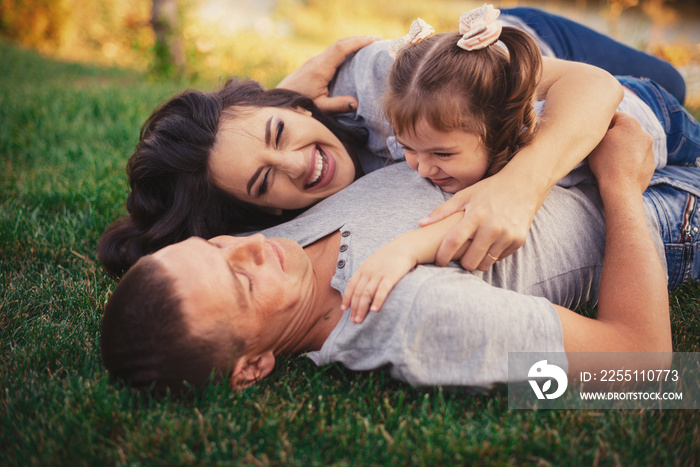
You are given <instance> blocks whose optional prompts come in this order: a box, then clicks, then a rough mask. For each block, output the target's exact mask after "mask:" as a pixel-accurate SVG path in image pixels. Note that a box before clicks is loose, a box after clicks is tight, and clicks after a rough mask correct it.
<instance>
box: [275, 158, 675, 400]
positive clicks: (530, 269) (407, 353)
mask: <svg viewBox="0 0 700 467" xmlns="http://www.w3.org/2000/svg"><path fill="white" fill-rule="evenodd" d="M449 196H450V195H448V194H446V193H443V192H442V191H441V190H440V189H439V188H437V187H435V186H434V185H432V184H431V183H430V182H429V181H426V180H425V179H423V178H422V177H420V175H418V173H416V172H414V171H413V170H411V169H410V168H409V167H408V166H407V165H406V164H405V163H396V164H390V165H389V166H387V167H386V168H385V169H382V170H378V171H376V172H373V173H371V174H369V175H366V176H364V177H363V178H361V179H360V180H358V181H357V182H355V183H354V184H353V185H351V186H350V187H349V188H346V189H345V190H343V191H341V192H340V193H337V194H336V195H334V196H332V197H330V198H328V199H326V200H324V201H322V202H321V203H319V204H317V205H316V206H314V207H312V208H311V209H309V210H308V211H306V212H305V213H303V214H302V215H300V216H299V217H297V218H296V219H294V220H292V221H290V222H288V223H286V224H282V225H280V226H276V227H273V228H270V229H267V230H265V231H263V233H264V234H265V235H266V236H267V237H285V238H290V239H293V240H295V241H297V242H299V243H300V244H301V245H302V246H307V245H309V244H311V243H313V242H314V241H316V240H318V239H321V238H323V237H325V236H327V235H329V234H331V233H333V232H336V231H340V232H341V239H342V240H341V248H340V251H339V252H338V262H337V267H336V274H335V276H334V277H333V280H332V282H331V285H332V286H333V287H334V288H335V289H337V290H339V291H340V292H341V293H342V292H343V291H344V290H345V287H346V285H347V282H348V280H349V279H350V277H352V274H353V273H354V272H355V271H356V270H357V269H358V268H359V266H360V265H361V264H362V262H363V261H364V260H365V258H367V257H368V256H369V255H370V254H372V253H373V252H374V251H376V250H377V249H379V248H380V247H381V246H383V245H384V244H386V243H387V242H389V241H390V240H392V239H393V238H394V237H396V236H398V235H400V234H401V233H404V232H407V231H409V230H413V229H415V228H417V221H418V220H419V219H421V218H422V217H424V216H425V215H426V214H428V213H429V212H430V211H431V210H432V209H434V208H435V207H437V206H438V205H439V204H441V203H442V202H444V201H445V200H446V199H447V198H448V197H449ZM655 238H657V239H658V242H657V243H658V246H659V248H662V246H661V244H660V238H659V235H658V230H657V232H656V233H655ZM604 245H605V228H604V219H603V214H602V204H601V202H600V198H599V196H598V194H597V190H596V188H595V187H593V186H587V185H582V186H580V187H575V188H571V189H562V188H559V187H554V189H553V190H552V192H551V194H550V195H549V197H548V198H547V200H546V201H545V203H544V204H543V206H542V207H541V208H540V210H539V211H538V212H537V215H536V216H535V220H534V222H533V225H532V228H531V230H530V233H529V235H528V238H527V241H526V242H525V245H523V247H522V248H520V249H519V250H518V251H517V252H516V253H515V254H513V255H511V256H509V257H508V258H505V259H504V260H502V261H499V262H498V263H496V264H495V265H494V266H493V267H492V268H491V269H490V270H489V271H487V272H483V273H482V272H478V271H477V272H467V271H464V270H463V269H461V268H460V267H459V265H458V264H457V263H456V262H453V263H451V264H450V266H448V267H445V268H439V267H436V266H432V265H421V266H418V267H417V268H415V269H414V270H413V271H412V272H410V273H409V274H408V275H406V277H404V278H403V279H402V280H401V281H400V282H399V284H397V286H396V287H395V288H394V290H393V291H392V292H391V293H390V295H389V297H388V298H387V301H386V303H385V305H384V307H383V308H382V310H381V311H380V312H379V313H376V314H375V313H371V314H370V315H369V316H368V317H367V319H366V320H365V322H364V323H362V324H361V325H358V324H354V323H351V322H350V320H349V310H348V311H346V312H345V314H344V315H343V317H342V319H341V321H340V322H339V323H338V325H337V326H336V328H335V329H334V331H333V332H332V333H331V335H330V336H329V338H328V339H327V340H326V342H325V344H324V345H323V347H322V349H321V350H320V351H318V352H310V353H309V354H307V355H308V357H309V358H311V359H312V360H313V361H314V362H315V363H316V364H318V365H326V364H329V363H332V362H339V363H342V364H343V365H344V366H346V367H347V368H350V369H353V370H376V369H385V370H387V371H389V372H390V374H391V375H392V376H393V377H395V378H397V379H400V380H403V381H406V382H408V383H410V384H412V385H414V386H432V385H444V386H488V385H489V384H491V383H494V382H503V381H506V380H507V362H508V358H507V357H508V352H512V351H523V352H530V351H532V352H535V351H544V352H549V351H560V352H563V350H564V349H563V342H562V330H561V324H560V322H559V319H558V317H557V314H556V312H555V310H554V308H553V307H552V305H551V304H550V302H552V303H556V304H559V305H562V306H565V307H568V308H572V307H575V306H577V305H579V304H581V303H589V302H595V301H596V299H597V296H598V283H599V278H600V271H601V267H602V258H603V253H604ZM660 251H663V250H660ZM506 289H508V290H506Z"/></svg>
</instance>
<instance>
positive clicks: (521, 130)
mask: <svg viewBox="0 0 700 467" xmlns="http://www.w3.org/2000/svg"><path fill="white" fill-rule="evenodd" d="M461 37H462V35H461V34H459V33H443V34H437V35H435V36H433V37H430V38H428V39H425V40H423V41H422V42H419V43H418V44H416V45H413V46H408V47H406V48H404V49H403V50H402V51H401V52H400V53H399V54H398V56H397V57H396V61H395V62H394V65H393V66H392V69H391V71H390V73H389V78H388V79H389V85H388V91H387V93H386V95H385V97H384V108H385V112H386V115H387V118H388V120H389V122H390V123H391V125H392V126H393V127H394V129H395V130H396V132H398V133H402V132H404V131H409V132H413V131H415V128H416V125H417V124H418V122H419V121H420V120H421V119H425V120H426V121H427V123H429V124H430V125H431V126H432V127H433V128H435V129H437V130H440V131H452V130H460V131H465V132H469V133H475V134H477V135H479V136H480V137H481V140H482V143H483V144H484V146H485V147H486V148H487V149H488V151H489V155H490V157H491V165H490V166H489V169H488V171H487V173H486V174H487V175H493V174H494V173H496V172H498V171H499V170H501V168H503V166H504V165H505V164H506V163H507V162H508V161H509V160H510V159H512V157H513V156H514V155H515V154H516V153H517V152H518V151H519V150H520V148H522V147H523V146H525V145H526V144H528V143H529V142H530V141H531V140H532V139H533V138H534V135H535V131H536V123H537V115H536V113H535V110H534V99H535V92H536V90H537V85H538V83H539V80H540V75H541V72H542V58H541V55H540V50H539V48H538V47H537V44H536V43H535V41H534V40H533V39H532V38H531V37H530V36H528V35H527V34H526V33H524V32H522V31H520V30H519V29H516V28H511V27H504V28H503V31H502V32H501V35H500V38H499V39H500V41H501V43H502V44H503V45H504V46H505V47H506V49H507V52H506V51H505V50H503V49H502V48H501V47H500V46H499V45H497V44H494V45H490V46H488V47H486V48H484V49H481V50H473V51H466V50H463V49H461V48H459V47H458V46H457V42H458V40H459V39H460V38H461Z"/></svg>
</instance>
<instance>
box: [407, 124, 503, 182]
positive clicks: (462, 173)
mask: <svg viewBox="0 0 700 467" xmlns="http://www.w3.org/2000/svg"><path fill="white" fill-rule="evenodd" d="M396 139H397V141H398V142H399V143H400V144H401V145H402V146H403V152H404V155H405V156H406V162H407V163H408V165H409V166H410V167H411V168H412V169H413V170H416V171H417V172H418V173H419V174H420V175H421V176H422V177H425V178H429V179H430V180H431V181H432V182H433V183H434V184H435V185H437V186H438V187H440V189H442V190H443V191H445V192H447V193H456V192H458V191H460V190H463V189H464V188H466V187H468V186H471V185H473V184H474V183H476V182H478V181H479V180H481V179H482V178H483V177H484V175H486V171H487V170H488V168H489V165H490V163H491V158H490V157H489V154H488V151H487V150H486V148H485V147H484V145H483V144H482V143H481V138H480V137H479V136H478V135H476V134H474V133H467V132H465V131H461V130H452V131H438V130H435V129H434V128H432V127H431V126H430V125H429V124H428V123H426V122H425V120H420V121H419V122H418V123H417V124H416V126H415V130H414V131H411V132H404V133H401V134H398V135H397V138H396Z"/></svg>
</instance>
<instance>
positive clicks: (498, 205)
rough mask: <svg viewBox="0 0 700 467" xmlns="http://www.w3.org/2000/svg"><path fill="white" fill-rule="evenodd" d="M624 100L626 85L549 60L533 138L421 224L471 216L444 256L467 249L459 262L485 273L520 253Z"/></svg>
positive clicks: (586, 68)
mask: <svg viewBox="0 0 700 467" xmlns="http://www.w3.org/2000/svg"><path fill="white" fill-rule="evenodd" d="M622 96H623V92H622V87H621V86H620V84H619V83H618V82H617V80H616V79H615V78H614V77H613V76H612V75H610V74H609V73H607V72H606V71H604V70H601V69H599V68H595V67H592V66H589V65H585V64H583V63H576V62H567V61H563V60H558V59H553V58H547V57H543V74H542V80H541V83H540V85H539V87H538V97H539V98H540V99H543V98H546V101H547V102H546V104H545V111H544V114H543V115H542V118H541V120H540V123H539V126H538V132H537V135H536V137H535V138H534V140H533V141H532V142H531V143H530V144H529V145H528V146H526V147H524V148H523V149H521V150H520V151H519V152H518V153H517V154H516V155H515V157H513V159H512V160H511V161H510V162H508V164H506V166H505V167H504V168H503V169H502V170H501V171H500V172H499V173H497V174H496V175H494V176H492V177H489V178H487V179H485V180H482V181H480V182H478V183H477V184H475V185H473V186H471V187H468V188H466V189H464V190H462V191H460V192H458V193H457V194H455V196H453V197H452V198H451V199H450V200H448V201H447V202H445V203H443V204H442V205H441V206H439V207H438V208H436V209H435V210H434V211H433V212H431V213H430V215H429V217H428V218H426V219H425V220H424V222H421V225H423V226H425V225H428V224H430V223H432V222H435V221H437V220H440V219H442V218H444V217H445V216H448V215H450V214H452V213H454V212H457V211H464V212H465V215H464V219H463V220H462V222H460V224H459V225H458V226H457V227H455V228H454V229H452V231H451V232H450V233H449V234H448V235H447V236H446V237H445V239H444V240H443V242H442V244H441V246H440V250H439V252H438V258H440V259H441V261H444V260H445V259H446V258H451V257H453V256H454V254H455V252H456V251H457V249H458V248H460V247H462V246H463V245H465V244H467V243H469V244H468V248H467V250H466V252H465V254H464V255H463V256H462V259H461V261H460V263H461V264H462V266H463V267H464V268H465V269H468V270H474V269H480V270H486V269H488V268H489V267H491V266H492V265H493V263H494V262H495V260H494V259H493V258H504V257H506V256H509V255H511V254H512V253H513V252H515V251H516V250H517V249H518V248H520V247H521V246H522V244H523V243H524V242H525V238H526V237H527V232H528V231H529V229H530V225H531V224H532V219H533V218H534V216H535V213H536V212H537V210H538V209H539V207H540V206H541V205H542V203H543V202H544V200H545V198H546V197H547V194H548V193H549V191H550V190H551V188H552V187H553V186H554V185H555V184H556V183H557V182H558V181H559V180H560V179H561V178H562V177H564V176H565V175H566V174H567V173H569V172H570V171H571V169H573V168H574V167H575V166H576V164H578V163H579V162H580V161H581V160H583V159H584V158H585V157H586V155H587V154H588V153H590V152H591V151H592V150H593V148H595V146H596V145H597V144H598V143H599V142H600V140H601V139H602V137H603V135H604V134H605V131H606V130H607V128H608V126H609V124H610V120H611V119H612V116H613V115H614V113H615V110H616V109H617V106H618V105H619V103H620V101H621V100H622ZM489 255H490V257H489Z"/></svg>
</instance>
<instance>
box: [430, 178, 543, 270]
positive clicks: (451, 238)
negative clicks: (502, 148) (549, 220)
mask: <svg viewBox="0 0 700 467" xmlns="http://www.w3.org/2000/svg"><path fill="white" fill-rule="evenodd" d="M540 204H541V200H539V196H538V195H537V193H536V192H535V191H533V187H532V184H530V183H529V181H528V180H526V179H523V178H521V179H516V180H513V179H512V177H510V176H507V175H506V174H505V173H504V172H499V173H498V174H496V175H494V176H492V177H489V178H486V179H484V180H481V181H479V182H478V183H476V184H474V185H472V186H470V187H467V188H465V189H463V190H462V191H459V192H457V193H455V195H454V196H453V197H452V198H451V199H449V200H448V201H446V202H444V203H443V204H441V205H440V206H438V207H437V208H436V209H435V210H433V211H432V212H431V213H430V215H429V216H428V217H427V218H425V219H422V220H421V221H420V222H419V225H421V226H422V227H424V226H427V225H430V224H433V223H434V222H437V221H439V220H441V219H443V218H445V217H447V216H449V215H450V214H452V213H455V212H458V211H464V217H463V218H462V220H461V221H460V222H459V223H458V224H457V225H456V226H455V227H453V228H452V229H451V230H450V232H449V233H448V234H447V235H446V236H445V237H444V238H443V240H442V242H441V244H440V247H439V248H438V252H437V255H436V258H435V263H436V264H438V265H441V266H444V265H445V264H447V263H448V262H449V261H450V260H452V259H453V258H454V257H455V253H456V252H457V250H459V248H461V247H466V250H465V252H464V254H463V255H462V256H461V259H460V261H459V262H460V264H461V265H462V267H463V268H464V269H466V270H468V271H473V270H475V269H479V270H481V271H485V270H487V269H488V268H490V267H491V266H492V265H493V264H494V263H495V262H496V261H497V260H500V259H503V258H505V257H507V256H509V255H511V254H513V253H514V252H515V251H516V250H517V249H518V248H520V247H521V246H522V245H523V243H525V239H526V237H527V233H528V231H529V230H530V225H531V224H532V220H533V218H534V217H535V213H536V212H537V209H538V207H539V206H540Z"/></svg>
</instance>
